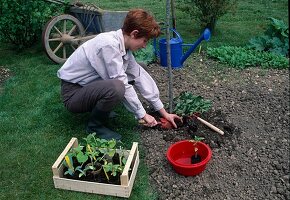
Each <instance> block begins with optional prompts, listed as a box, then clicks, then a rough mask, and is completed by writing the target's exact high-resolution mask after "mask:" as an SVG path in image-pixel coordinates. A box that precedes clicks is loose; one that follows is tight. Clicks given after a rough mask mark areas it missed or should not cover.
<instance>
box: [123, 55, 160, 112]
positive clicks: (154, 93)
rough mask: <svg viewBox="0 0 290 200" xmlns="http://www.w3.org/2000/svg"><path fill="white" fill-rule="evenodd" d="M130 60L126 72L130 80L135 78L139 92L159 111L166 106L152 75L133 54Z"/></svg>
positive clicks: (135, 84)
mask: <svg viewBox="0 0 290 200" xmlns="http://www.w3.org/2000/svg"><path fill="white" fill-rule="evenodd" d="M129 60H130V62H129V65H128V68H127V71H126V73H127V74H128V77H129V78H130V80H134V86H135V87H136V89H137V90H138V91H139V93H140V94H141V95H142V96H143V97H144V98H145V99H146V100H147V101H148V102H149V103H150V104H151V105H152V106H153V108H154V110H155V111H158V110H160V109H162V108H163V107H164V105H163V103H162V102H161V100H160V98H159V90H158V87H157V85H156V83H155V81H154V80H153V79H152V77H151V76H150V75H149V74H148V72H146V71H145V70H144V69H143V68H142V67H141V66H140V65H139V64H138V63H137V62H136V60H135V58H134V57H133V55H131V56H130V59H129Z"/></svg>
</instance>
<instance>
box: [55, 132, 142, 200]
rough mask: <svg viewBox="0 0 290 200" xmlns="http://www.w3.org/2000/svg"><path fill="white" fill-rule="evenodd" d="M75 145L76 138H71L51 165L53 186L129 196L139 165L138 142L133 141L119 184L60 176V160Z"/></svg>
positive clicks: (61, 168)
mask: <svg viewBox="0 0 290 200" xmlns="http://www.w3.org/2000/svg"><path fill="white" fill-rule="evenodd" d="M76 146H77V139H76V138H72V139H71V141H70V142H69V144H68V145H67V146H66V148H65V149H64V151H63V152H62V153H61V155H60V156H59V157H58V159H57V160H56V162H55V163H54V164H53V166H52V171H53V181H54V186H55V188H59V189H66V190H73V191H79V192H87V193H96V194H103V195H111V196H118V197H127V198H128V197H129V196H130V194H131V191H132V188H133V184H134V180H135V177H136V174H137V169H138V166H139V151H138V143H137V142H134V143H133V145H132V148H131V150H130V152H129V151H128V153H129V155H128V158H127V162H126V165H125V168H124V170H123V173H122V175H121V177H120V179H121V185H113V184H105V183H96V182H88V181H80V180H73V179H67V178H62V174H63V164H62V161H63V159H64V157H65V155H66V154H67V153H68V151H69V150H70V149H71V148H72V147H76ZM130 168H131V169H132V172H131V176H130V178H129V175H128V171H129V169H130Z"/></svg>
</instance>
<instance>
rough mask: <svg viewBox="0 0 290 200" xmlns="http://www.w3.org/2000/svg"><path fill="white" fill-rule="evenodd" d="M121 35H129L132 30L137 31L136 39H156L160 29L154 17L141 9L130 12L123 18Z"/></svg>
mask: <svg viewBox="0 0 290 200" xmlns="http://www.w3.org/2000/svg"><path fill="white" fill-rule="evenodd" d="M122 30H123V33H124V34H126V35H130V33H131V32H132V31H134V30H138V31H139V33H138V34H137V38H141V37H145V38H147V39H151V38H156V37H158V36H159V35H160V33H161V31H160V27H159V25H158V24H157V22H156V21H155V19H154V17H153V16H152V15H151V14H149V13H148V12H147V11H145V10H143V9H133V10H130V11H129V12H128V14H127V16H126V18H125V21H124V24H123V27H122Z"/></svg>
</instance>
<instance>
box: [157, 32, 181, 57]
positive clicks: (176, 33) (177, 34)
mask: <svg viewBox="0 0 290 200" xmlns="http://www.w3.org/2000/svg"><path fill="white" fill-rule="evenodd" d="M164 29H165V28H162V29H161V30H164ZM169 30H170V31H172V32H173V33H174V34H175V35H176V36H177V38H178V39H179V40H180V42H181V43H182V42H183V40H182V37H181V36H180V34H179V33H178V32H177V31H176V30H175V29H174V28H170V29H169ZM157 43H158V40H157V38H154V40H153V47H154V51H155V56H156V57H159V51H158V49H157Z"/></svg>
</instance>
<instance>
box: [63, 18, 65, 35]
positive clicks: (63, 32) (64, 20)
mask: <svg viewBox="0 0 290 200" xmlns="http://www.w3.org/2000/svg"><path fill="white" fill-rule="evenodd" d="M63 33H64V34H66V20H63Z"/></svg>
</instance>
